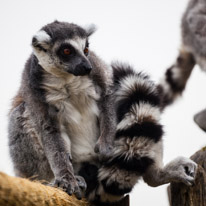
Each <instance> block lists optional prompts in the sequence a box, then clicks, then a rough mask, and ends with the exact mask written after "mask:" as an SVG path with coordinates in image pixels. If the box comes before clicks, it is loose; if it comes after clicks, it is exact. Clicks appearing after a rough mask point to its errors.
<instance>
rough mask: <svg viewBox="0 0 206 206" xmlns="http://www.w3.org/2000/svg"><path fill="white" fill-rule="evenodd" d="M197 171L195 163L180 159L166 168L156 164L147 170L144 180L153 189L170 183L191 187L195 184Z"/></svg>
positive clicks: (183, 158)
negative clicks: (180, 183) (179, 183)
mask: <svg viewBox="0 0 206 206" xmlns="http://www.w3.org/2000/svg"><path fill="white" fill-rule="evenodd" d="M196 170H197V164H196V163H195V162H193V161H192V160H190V159H188V158H185V157H178V158H176V159H174V160H173V161H171V162H170V163H168V164H167V165H166V166H164V167H161V166H160V165H159V164H157V162H155V163H154V164H153V165H151V166H150V167H149V168H148V169H147V171H146V173H145V174H144V175H143V178H144V181H145V182H146V183H147V184H148V185H150V186H152V187H156V186H160V185H163V184H167V183H170V182H182V183H184V184H186V185H188V186H190V185H192V184H193V183H194V180H195V175H196Z"/></svg>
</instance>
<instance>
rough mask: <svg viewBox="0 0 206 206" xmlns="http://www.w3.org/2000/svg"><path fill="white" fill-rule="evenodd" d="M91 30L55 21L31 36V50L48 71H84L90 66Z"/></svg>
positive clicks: (79, 74)
mask: <svg viewBox="0 0 206 206" xmlns="http://www.w3.org/2000/svg"><path fill="white" fill-rule="evenodd" d="M93 32H94V27H93V29H92V28H89V29H88V30H85V29H83V28H81V27H79V26H77V25H75V24H69V23H64V22H57V21H55V22H53V23H51V24H48V25H46V26H45V27H43V28H42V29H41V30H40V31H39V32H37V34H36V35H35V36H34V37H33V39H32V46H33V51H34V54H35V56H36V57H37V59H38V60H39V64H40V65H41V66H42V67H43V69H45V70H46V71H47V72H49V73H54V74H55V75H58V74H65V72H67V73H70V74H73V75H75V76H83V75H87V74H89V73H90V71H91V70H92V66H91V64H90V62H89V60H88V55H89V43H88V37H89V36H90V35H91V34H92V33H93Z"/></svg>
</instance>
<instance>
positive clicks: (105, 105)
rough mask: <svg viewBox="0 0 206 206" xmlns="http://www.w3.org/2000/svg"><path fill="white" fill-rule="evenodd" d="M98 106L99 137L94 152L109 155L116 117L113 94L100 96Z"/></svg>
mask: <svg viewBox="0 0 206 206" xmlns="http://www.w3.org/2000/svg"><path fill="white" fill-rule="evenodd" d="M99 105H100V106H99V107H100V110H101V111H100V117H99V123H100V137H99V139H98V141H97V143H96V146H95V152H97V153H100V155H103V156H109V155H110V153H111V151H112V147H113V141H114V136H115V133H116V118H115V108H114V96H113V95H112V91H111V94H107V95H105V96H103V98H101V102H100V103H99Z"/></svg>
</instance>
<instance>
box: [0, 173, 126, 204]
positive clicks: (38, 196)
mask: <svg viewBox="0 0 206 206" xmlns="http://www.w3.org/2000/svg"><path fill="white" fill-rule="evenodd" d="M0 206H89V203H88V202H86V201H85V200H77V199H76V198H75V197H74V196H69V195H68V194H67V193H65V192H64V191H62V190H60V189H57V188H53V187H50V186H45V185H43V184H41V183H39V182H32V181H30V180H28V179H24V178H18V177H11V176H8V175H6V174H4V173H2V172H0ZM113 206H129V197H128V196H126V197H125V198H124V199H123V200H122V201H121V202H119V203H118V204H115V205H113Z"/></svg>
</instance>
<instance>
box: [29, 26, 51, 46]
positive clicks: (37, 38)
mask: <svg viewBox="0 0 206 206" xmlns="http://www.w3.org/2000/svg"><path fill="white" fill-rule="evenodd" d="M50 41H51V37H50V36H49V35H48V34H47V33H46V32H45V31H43V30H40V31H38V32H37V33H36V34H35V35H34V36H33V39H32V46H34V47H40V46H41V47H43V48H45V49H46V48H47V47H48V44H49V42H50Z"/></svg>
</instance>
